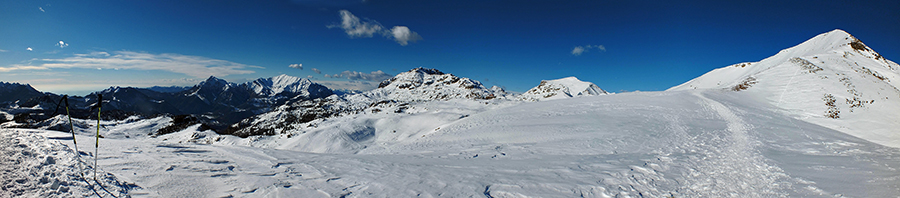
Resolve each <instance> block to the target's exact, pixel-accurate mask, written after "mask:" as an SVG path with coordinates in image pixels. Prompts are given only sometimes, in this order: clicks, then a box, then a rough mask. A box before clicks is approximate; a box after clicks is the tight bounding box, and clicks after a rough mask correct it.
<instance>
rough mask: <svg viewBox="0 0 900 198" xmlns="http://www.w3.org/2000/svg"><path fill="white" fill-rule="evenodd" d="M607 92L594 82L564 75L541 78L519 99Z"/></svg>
mask: <svg viewBox="0 0 900 198" xmlns="http://www.w3.org/2000/svg"><path fill="white" fill-rule="evenodd" d="M606 94H609V93H607V92H606V91H603V89H600V87H597V85H595V84H594V83H591V82H584V81H581V80H578V78H575V77H566V78H561V79H556V80H543V81H541V84H540V85H538V86H537V87H534V88H531V89H529V90H528V91H526V92H525V93H523V94H522V95H519V99H520V100H525V101H542V100H553V99H562V98H571V97H581V96H596V95H606Z"/></svg>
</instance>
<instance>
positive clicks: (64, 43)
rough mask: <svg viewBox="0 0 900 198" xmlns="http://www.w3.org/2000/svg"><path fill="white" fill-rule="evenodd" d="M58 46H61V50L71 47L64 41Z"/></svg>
mask: <svg viewBox="0 0 900 198" xmlns="http://www.w3.org/2000/svg"><path fill="white" fill-rule="evenodd" d="M56 46H59V48H66V47H68V46H69V44H68V43H66V42H63V41H59V43H56Z"/></svg>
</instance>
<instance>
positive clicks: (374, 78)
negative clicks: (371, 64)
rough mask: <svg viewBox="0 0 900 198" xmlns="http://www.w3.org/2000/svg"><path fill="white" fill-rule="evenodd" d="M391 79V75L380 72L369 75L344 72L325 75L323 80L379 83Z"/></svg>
mask: <svg viewBox="0 0 900 198" xmlns="http://www.w3.org/2000/svg"><path fill="white" fill-rule="evenodd" d="M391 77H393V75H391V74H388V73H384V72H383V71H381V70H378V71H373V72H369V73H364V72H358V71H349V70H347V71H344V72H341V73H340V74H325V78H347V79H349V80H363V81H375V82H381V81H384V80H387V79H389V78H391Z"/></svg>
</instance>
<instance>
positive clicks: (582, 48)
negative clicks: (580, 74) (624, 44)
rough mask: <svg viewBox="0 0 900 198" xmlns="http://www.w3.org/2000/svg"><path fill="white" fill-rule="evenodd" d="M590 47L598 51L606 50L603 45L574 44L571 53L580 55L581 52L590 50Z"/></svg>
mask: <svg viewBox="0 0 900 198" xmlns="http://www.w3.org/2000/svg"><path fill="white" fill-rule="evenodd" d="M590 49H599V50H600V51H604V52H605V51H606V47H604V46H603V45H585V46H575V48H573V49H572V55H575V56H580V55H581V54H583V53H585V52H588V51H590Z"/></svg>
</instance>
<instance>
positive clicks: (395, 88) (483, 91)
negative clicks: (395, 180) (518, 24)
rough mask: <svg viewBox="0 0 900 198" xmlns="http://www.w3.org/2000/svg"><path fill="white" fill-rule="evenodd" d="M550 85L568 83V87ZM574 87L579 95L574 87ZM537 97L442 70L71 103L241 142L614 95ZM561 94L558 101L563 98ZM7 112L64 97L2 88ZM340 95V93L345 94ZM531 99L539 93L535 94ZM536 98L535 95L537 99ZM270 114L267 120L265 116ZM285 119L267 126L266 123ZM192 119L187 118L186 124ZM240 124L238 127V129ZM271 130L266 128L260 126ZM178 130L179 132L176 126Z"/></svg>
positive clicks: (40, 116) (215, 85)
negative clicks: (468, 103)
mask: <svg viewBox="0 0 900 198" xmlns="http://www.w3.org/2000/svg"><path fill="white" fill-rule="evenodd" d="M547 82H565V83H562V84H559V83H555V84H554V83H551V84H552V85H553V87H552V89H550V90H548V89H545V88H543V87H546V86H549V84H547ZM569 86H572V87H569ZM534 89H541V90H542V91H541V93H543V95H534V94H532V95H529V94H525V95H527V97H518V98H517V97H514V96H512V94H509V93H507V92H506V91H505V90H503V89H502V88H500V87H496V86H494V87H491V88H487V87H485V86H484V85H482V84H481V82H478V81H476V80H472V79H469V78H464V77H458V76H455V75H453V74H447V73H443V72H441V71H439V70H437V69H427V68H415V69H412V70H410V71H408V72H404V73H401V74H398V75H396V76H395V77H393V78H391V79H388V80H385V81H384V82H381V83H380V84H379V86H378V88H376V89H375V90H370V91H366V92H358V93H345V94H340V95H337V94H335V93H336V91H332V90H331V89H329V88H327V87H325V86H323V85H320V84H317V83H314V82H312V81H310V80H309V79H303V78H298V77H293V76H288V75H279V76H275V77H270V78H260V79H257V80H254V81H250V82H246V83H241V84H236V83H231V82H228V81H225V80H223V79H219V78H216V77H213V76H210V77H209V78H208V79H206V80H205V81H203V82H200V83H199V84H197V85H195V86H192V87H159V86H154V87H150V88H135V87H110V88H108V89H105V90H102V91H98V92H94V93H91V94H89V95H87V96H83V97H81V96H70V97H69V103H70V107H71V114H72V116H73V117H75V118H83V119H87V118H93V116H95V115H94V114H92V112H91V110H90V107H91V106H93V105H94V104H96V103H97V95H98V94H99V95H103V99H104V101H103V108H102V110H103V114H102V116H103V118H102V119H125V118H128V117H129V116H141V117H145V118H146V117H155V116H161V115H166V116H176V115H183V116H179V118H183V119H176V120H187V121H185V122H186V123H182V124H181V125H186V124H196V123H202V124H204V125H206V126H207V127H210V128H212V129H214V130H216V131H218V132H220V133H225V134H234V135H238V136H242V137H246V136H250V135H262V134H269V135H271V134H275V133H274V132H273V131H274V130H275V128H278V127H274V126H286V125H287V124H288V123H305V122H308V121H311V120H314V119H319V118H328V117H332V116H338V115H345V114H350V113H355V112H361V111H366V110H369V111H386V110H387V109H391V110H390V111H392V112H396V113H402V112H403V109H404V107H403V106H404V105H405V104H408V103H411V102H417V101H430V100H452V99H464V100H491V99H503V100H518V99H522V100H526V99H524V98H527V101H539V100H542V99H545V98H547V99H550V98H563V97H575V96H583V95H601V94H607V93H606V92H605V91H603V90H601V89H600V88H598V87H597V86H596V85H594V84H593V83H589V82H582V81H579V80H577V79H576V78H574V77H570V78H565V79H560V80H555V81H544V82H542V83H541V85H540V86H538V87H535V88H534ZM557 92H558V93H557ZM0 93H7V94H2V95H0V105H2V107H3V108H4V109H5V111H6V112H8V113H10V114H14V115H16V119H17V120H19V122H20V123H23V124H26V126H23V127H28V126H27V123H36V122H38V121H40V120H44V119H46V118H49V117H50V116H52V115H51V114H53V113H54V112H56V113H57V114H59V113H62V112H57V109H56V108H55V107H56V106H57V103H58V102H59V101H60V99H61V97H62V96H61V95H58V94H53V93H42V92H39V91H37V90H35V89H34V88H32V87H31V86H30V85H27V84H11V83H2V84H0ZM338 93H341V92H338ZM529 93H532V92H529ZM535 93H536V92H535ZM260 114H265V115H260ZM272 115H280V116H276V117H278V118H279V119H276V120H271V119H263V118H265V117H266V116H272ZM184 116H188V117H184ZM233 123H237V124H234V125H232V124H233ZM261 123H266V124H261ZM173 125H179V124H177V123H173Z"/></svg>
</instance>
